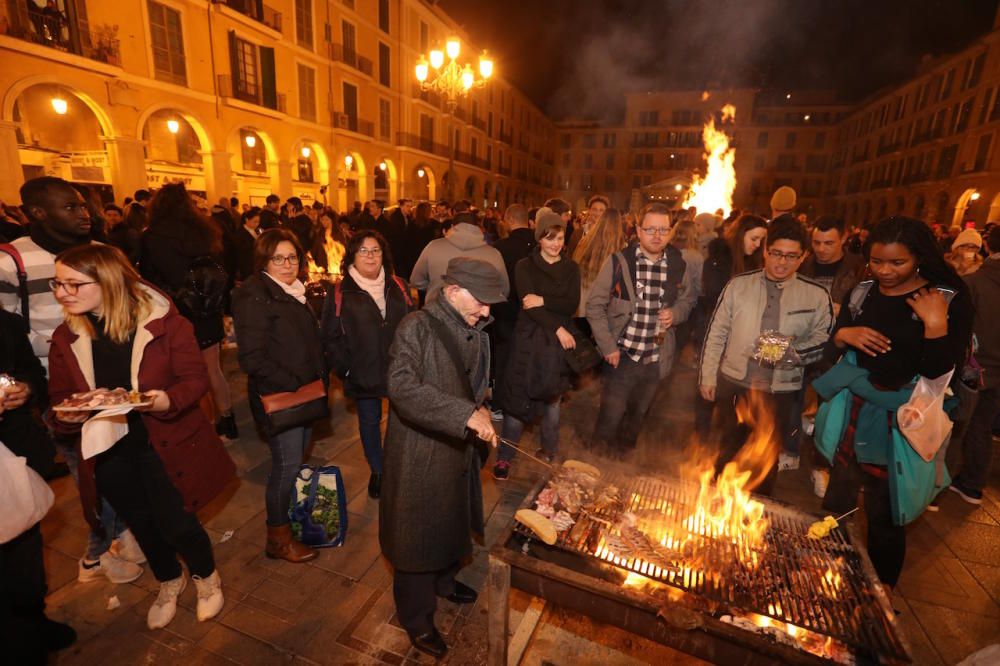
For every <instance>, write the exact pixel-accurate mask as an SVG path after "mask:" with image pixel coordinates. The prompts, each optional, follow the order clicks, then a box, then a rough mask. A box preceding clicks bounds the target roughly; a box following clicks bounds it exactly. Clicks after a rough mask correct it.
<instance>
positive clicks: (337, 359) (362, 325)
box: [322, 273, 413, 398]
mask: <svg viewBox="0 0 1000 666" xmlns="http://www.w3.org/2000/svg"><path fill="white" fill-rule="evenodd" d="M403 284H404V285H405V284H406V283H405V282H404V283H403ZM404 289H406V290H407V291H406V293H404ZM338 290H339V291H340V314H339V315H338V314H337V291H338ZM408 290H409V286H403V287H402V288H401V286H400V285H399V283H398V282H396V280H395V279H393V277H392V276H388V277H386V280H385V318H384V319H383V317H382V313H381V312H380V311H379V309H378V306H377V305H376V304H375V299H373V298H372V297H371V295H370V294H369V293H368V292H367V291H365V290H364V289H362V288H361V287H359V286H358V284H357V282H355V281H354V278H353V277H351V275H350V273H348V274H347V275H345V276H344V279H343V281H341V282H340V283H339V284H338V285H337V286H336V287H335V288H333V289H329V290H328V291H327V293H326V301H325V303H324V304H323V323H322V331H323V351H324V352H325V354H326V362H327V365H328V366H329V367H330V368H331V369H332V370H333V371H334V372H336V373H337V376H338V377H340V378H341V379H342V380H343V382H344V393H346V394H347V395H349V396H351V397H352V398H382V397H384V396H385V395H386V394H387V393H388V390H387V388H386V377H387V376H388V373H389V345H391V344H392V339H393V336H395V335H396V327H398V326H399V322H401V321H402V320H403V317H405V316H406V315H407V314H408V313H409V312H410V311H411V310H413V303H412V301H411V299H410V296H409V293H408Z"/></svg>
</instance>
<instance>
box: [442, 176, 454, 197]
mask: <svg viewBox="0 0 1000 666" xmlns="http://www.w3.org/2000/svg"><path fill="white" fill-rule="evenodd" d="M454 179H455V174H454V173H452V172H451V171H445V172H444V175H443V176H441V196H445V197H454V190H453V188H452V182H453V181H454ZM449 203H455V202H454V201H450V202H449Z"/></svg>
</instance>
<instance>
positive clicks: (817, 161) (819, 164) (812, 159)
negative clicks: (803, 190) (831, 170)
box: [806, 153, 826, 173]
mask: <svg viewBox="0 0 1000 666" xmlns="http://www.w3.org/2000/svg"><path fill="white" fill-rule="evenodd" d="M806 171H807V172H809V173H823V172H824V171H826V155H823V154H822V153H820V154H817V155H806Z"/></svg>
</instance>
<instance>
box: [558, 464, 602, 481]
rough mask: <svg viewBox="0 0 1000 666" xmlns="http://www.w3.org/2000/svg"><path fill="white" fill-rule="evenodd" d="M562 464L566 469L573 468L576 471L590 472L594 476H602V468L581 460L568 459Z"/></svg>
mask: <svg viewBox="0 0 1000 666" xmlns="http://www.w3.org/2000/svg"><path fill="white" fill-rule="evenodd" d="M562 466H563V467H564V468H566V469H571V470H573V471H575V472H582V473H584V474H589V475H590V476H592V477H594V478H600V477H601V470H599V469H597V468H596V467H594V466H593V465H590V464H588V463H585V462H583V461H581V460H567V461H566V462H564V463H563V465H562Z"/></svg>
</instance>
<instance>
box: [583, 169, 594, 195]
mask: <svg viewBox="0 0 1000 666" xmlns="http://www.w3.org/2000/svg"><path fill="white" fill-rule="evenodd" d="M580 188H581V189H583V190H585V191H587V192H589V191H590V190H592V189H594V176H593V175H591V174H589V173H585V174H583V175H582V176H580Z"/></svg>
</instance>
